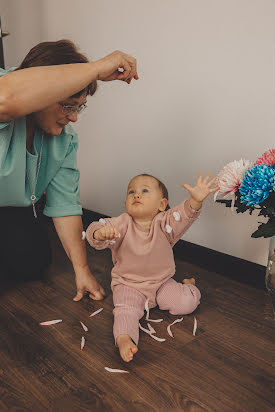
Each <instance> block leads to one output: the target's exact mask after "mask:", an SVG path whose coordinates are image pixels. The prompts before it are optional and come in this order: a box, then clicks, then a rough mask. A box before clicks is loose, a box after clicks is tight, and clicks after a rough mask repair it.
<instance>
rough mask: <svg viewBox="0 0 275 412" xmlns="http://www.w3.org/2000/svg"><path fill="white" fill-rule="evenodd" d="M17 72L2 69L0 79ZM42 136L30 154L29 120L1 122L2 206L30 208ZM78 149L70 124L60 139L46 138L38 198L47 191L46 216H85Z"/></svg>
mask: <svg viewBox="0 0 275 412" xmlns="http://www.w3.org/2000/svg"><path fill="white" fill-rule="evenodd" d="M14 69H15V68H12V69H10V70H3V69H1V68H0V76H3V75H5V74H6V73H8V72H10V71H13V70H14ZM41 137H42V130H40V129H37V130H36V132H35V136H34V141H33V154H31V153H29V152H28V151H27V149H26V117H25V116H24V117H20V118H18V119H15V120H12V121H10V122H8V123H1V122H0V207H1V206H18V207H22V206H30V205H31V199H30V197H31V195H32V191H33V188H34V186H35V179H36V174H37V169H38V161H39V154H40V150H41ZM77 148H78V137H77V134H76V133H75V131H74V130H73V128H72V127H71V126H70V125H67V126H65V127H64V129H63V131H62V133H61V134H60V136H52V135H48V134H45V135H44V141H43V146H42V155H41V164H40V169H39V174H38V177H37V184H36V188H35V196H36V198H37V199H36V201H37V200H38V199H39V198H40V197H41V196H42V195H43V193H44V192H46V205H45V208H44V212H43V213H44V214H45V215H46V216H50V217H59V216H70V215H82V207H81V204H80V198H79V170H78V168H77V162H76V153H77ZM27 175H28V178H27ZM31 189H32V190H31Z"/></svg>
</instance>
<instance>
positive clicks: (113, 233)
mask: <svg viewBox="0 0 275 412" xmlns="http://www.w3.org/2000/svg"><path fill="white" fill-rule="evenodd" d="M118 237H119V233H118V231H117V229H116V228H115V227H112V226H103V227H102V228H100V229H98V230H96V231H95V232H94V238H95V240H112V239H116V238H118Z"/></svg>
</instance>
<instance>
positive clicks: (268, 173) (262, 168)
mask: <svg viewBox="0 0 275 412" xmlns="http://www.w3.org/2000/svg"><path fill="white" fill-rule="evenodd" d="M274 176H275V167H274V166H272V165H256V166H254V167H252V169H249V170H247V172H246V173H245V175H244V178H243V180H242V184H241V186H240V187H239V191H240V194H241V202H242V203H244V204H246V205H247V206H256V205H258V204H260V203H261V202H263V201H264V200H265V199H266V198H267V197H268V196H269V194H270V193H271V192H272V191H273V190H274Z"/></svg>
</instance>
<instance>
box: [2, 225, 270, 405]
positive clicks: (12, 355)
mask: <svg viewBox="0 0 275 412" xmlns="http://www.w3.org/2000/svg"><path fill="white" fill-rule="evenodd" d="M51 238H52V245H53V252H54V257H53V259H54V260H53V264H52V266H51V268H50V271H49V273H48V276H47V278H46V279H44V280H42V281H35V282H30V283H25V284H21V285H13V286H10V287H9V288H2V291H1V294H0V411H1V412H2V411H32V412H39V411H95V412H97V411H98V412H101V411H106V412H111V411H114V412H120V411H127V412H128V411H129V412H136V411H137V412H145V411H146V412H149V411H150V412H151V411H152V412H167V411H184V412H205V411H208V412H269V411H274V408H275V378H274V367H275V351H274V337H275V333H274V320H273V319H272V312H271V303H270V301H269V299H268V296H267V295H266V293H265V292H264V291H263V290H259V289H255V288H253V287H250V286H247V285H244V284H240V283H238V282H236V281H233V280H230V279H228V278H226V277H223V276H221V275H220V274H218V273H213V272H209V271H207V270H205V269H202V268H200V267H198V266H196V265H195V264H191V263H185V262H183V261H181V260H180V259H177V260H176V267H177V273H176V276H175V277H176V279H177V280H181V279H182V278H183V277H184V276H186V275H190V276H195V278H196V281H197V285H198V287H199V288H200V290H201V292H202V300H201V305H200V307H199V308H198V310H197V311H196V313H195V315H196V318H197V320H198V329H197V334H196V336H195V337H194V336H193V335H192V331H193V320H194V317H193V315H189V316H185V317H184V321H183V322H182V323H179V324H177V325H175V326H173V327H172V328H173V334H174V339H172V338H171V337H169V336H168V334H167V331H166V327H167V325H168V324H169V323H171V322H172V321H173V320H174V319H175V318H176V317H175V316H172V315H170V314H169V313H168V312H161V311H160V310H158V309H154V310H153V311H152V317H156V318H157V317H160V316H161V317H162V318H164V321H163V322H162V323H161V324H156V325H154V327H155V329H156V331H157V336H160V337H165V338H166V341H165V342H163V343H159V342H157V341H155V340H153V339H151V338H150V337H149V336H148V335H146V334H144V333H143V332H141V338H140V344H139V352H138V354H137V355H136V356H135V358H134V360H133V361H132V362H131V363H129V364H126V363H124V362H123V361H122V360H121V358H120V356H119V353H118V351H117V349H116V347H115V346H114V342H113V335H112V322H113V316H112V309H113V306H112V296H111V291H110V271H111V267H112V262H111V257H110V253H109V251H100V252H99V251H95V250H93V249H92V248H90V247H89V248H88V259H89V263H90V266H91V268H92V270H93V273H94V274H95V276H96V277H97V279H98V280H99V281H100V282H101V284H102V285H103V286H104V287H105V288H106V290H107V292H108V296H107V298H106V299H105V300H104V301H102V302H94V301H91V300H90V299H88V298H87V297H86V298H84V299H83V300H82V301H81V302H79V303H75V302H73V301H72V298H73V296H74V292H75V288H74V278H73V271H72V267H71V264H70V262H69V261H68V260H67V258H66V256H65V254H64V251H63V249H62V247H61V246H60V243H59V240H58V239H57V237H56V235H55V234H54V233H51ZM101 307H102V308H104V309H103V311H102V312H101V313H100V314H98V315H96V316H95V317H92V318H90V317H89V315H90V314H91V313H92V312H93V311H95V310H97V309H99V308H101ZM51 319H62V320H63V321H62V322H61V323H59V324H57V325H54V326H48V327H42V326H40V325H39V322H42V321H45V320H51ZM80 321H82V322H84V324H86V325H87V327H88V328H89V330H88V332H84V330H83V328H82V326H81V325H80ZM142 324H143V325H144V326H146V323H145V321H144V320H143V321H142ZM82 336H85V339H86V344H85V347H84V350H83V351H81V350H80V341H81V337H82ZM105 366H108V367H111V368H119V369H126V370H128V371H129V372H130V373H129V374H123V375H122V374H121V375H119V374H111V373H108V372H107V371H105V369H104V367H105Z"/></svg>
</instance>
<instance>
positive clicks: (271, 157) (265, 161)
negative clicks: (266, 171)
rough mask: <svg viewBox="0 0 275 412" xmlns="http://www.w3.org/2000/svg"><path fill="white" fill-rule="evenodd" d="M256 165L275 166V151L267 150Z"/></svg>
mask: <svg viewBox="0 0 275 412" xmlns="http://www.w3.org/2000/svg"><path fill="white" fill-rule="evenodd" d="M255 165H272V166H275V149H270V150H267V151H266V152H265V153H264V154H263V155H262V156H261V157H259V159H257V161H256V162H255Z"/></svg>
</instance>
